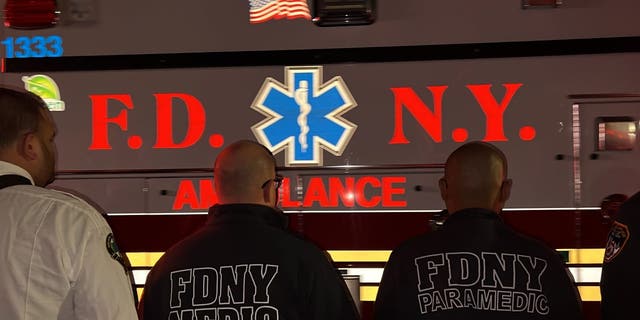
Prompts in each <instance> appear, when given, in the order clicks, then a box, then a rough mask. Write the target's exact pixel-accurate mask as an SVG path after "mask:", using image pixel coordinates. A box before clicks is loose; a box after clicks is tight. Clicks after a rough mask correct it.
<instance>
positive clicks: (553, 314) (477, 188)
mask: <svg viewBox="0 0 640 320" xmlns="http://www.w3.org/2000/svg"><path fill="white" fill-rule="evenodd" d="M438 184H439V187H440V194H441V196H442V199H443V201H444V203H445V205H446V208H447V211H448V212H449V213H450V216H449V218H448V219H447V220H446V221H445V223H444V226H443V227H442V228H440V229H439V230H437V231H433V232H430V233H427V234H425V235H421V236H418V237H416V238H414V239H410V240H408V241H406V242H405V243H403V244H401V245H400V246H399V247H398V248H396V249H395V250H394V251H393V252H392V254H391V257H390V258H389V261H388V262H387V265H386V266H385V270H384V274H383V277H382V281H381V283H380V287H379V290H378V296H377V299H376V304H375V319H376V320H387V319H388V320H391V319H394V320H402V319H412V320H414V319H510V320H511V319H582V311H581V301H580V297H579V295H578V292H577V288H576V286H575V284H574V283H573V279H572V278H571V276H570V274H569V273H568V271H567V269H566V268H565V266H564V264H563V262H562V260H561V259H560V257H559V255H558V254H557V253H556V252H555V251H554V250H552V249H550V248H548V247H547V246H546V245H544V244H542V243H541V242H539V241H537V240H534V239H531V238H529V237H526V236H524V235H522V234H519V233H518V232H516V231H514V230H513V229H511V228H510V227H509V226H507V225H506V224H505V223H504V222H503V221H502V219H501V218H500V212H501V211H502V208H503V207H504V205H505V203H506V201H507V200H508V199H509V196H510V193H511V185H512V181H511V179H509V178H508V175H507V159H506V157H505V155H504V154H503V153H502V151H500V150H499V149H498V148H497V147H495V146H493V145H491V144H489V143H484V142H470V143H467V144H465V145H463V146H461V147H459V148H458V149H456V150H455V151H454V152H453V153H452V154H451V155H450V156H449V158H448V159H447V161H446V164H445V170H444V177H442V178H441V179H440V181H439V183H438Z"/></svg>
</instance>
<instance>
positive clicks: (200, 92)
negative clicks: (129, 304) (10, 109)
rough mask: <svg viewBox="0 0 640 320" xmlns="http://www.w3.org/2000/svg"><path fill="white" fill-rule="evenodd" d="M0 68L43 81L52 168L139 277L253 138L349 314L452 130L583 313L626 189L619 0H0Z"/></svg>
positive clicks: (430, 221)
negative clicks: (571, 286)
mask: <svg viewBox="0 0 640 320" xmlns="http://www.w3.org/2000/svg"><path fill="white" fill-rule="evenodd" d="M0 4H1V5H2V8H3V9H4V11H3V22H4V27H3V28H2V32H1V33H0V46H1V48H0V53H1V58H2V60H1V65H0V68H1V71H2V73H0V79H1V81H2V84H3V85H8V86H17V87H24V88H26V89H27V90H30V91H33V92H35V93H37V94H39V95H40V96H41V97H43V98H44V99H45V100H46V101H47V103H48V105H49V108H50V109H51V110H52V111H53V114H54V117H55V120H56V122H57V125H58V128H59V133H58V137H57V144H58V152H59V157H58V171H57V181H56V182H55V183H54V185H53V186H52V187H57V188H65V189H72V190H76V191H78V192H81V193H82V194H84V195H86V196H87V197H89V198H90V199H92V200H93V201H94V202H95V203H96V204H97V205H99V206H100V207H101V208H103V209H104V211H105V212H106V213H107V214H108V216H109V221H110V222H111V224H112V227H113V229H114V231H115V233H116V237H117V240H118V242H119V244H120V246H121V248H122V249H123V250H124V251H126V252H127V254H128V256H129V258H130V260H131V262H132V265H133V273H134V275H135V283H136V287H137V288H138V291H139V292H141V291H142V288H143V286H144V282H145V279H146V274H147V273H148V270H149V269H150V268H151V267H152V266H153V264H154V263H155V261H156V260H157V259H158V258H159V257H160V256H161V255H162V253H163V252H164V251H165V250H167V249H168V248H169V247H170V246H171V245H173V244H174V243H176V242H177V241H179V240H180V239H182V238H184V237H185V236H187V235H189V234H190V233H192V232H193V231H194V230H196V229H197V228H198V227H199V226H201V225H202V224H203V223H204V221H205V220H206V213H207V210H208V208H209V207H210V206H212V205H213V204H215V203H216V196H215V193H214V192H213V186H212V165H213V161H214V159H215V157H216V155H217V154H218V152H219V151H220V150H221V149H222V148H224V147H225V146H227V145H228V144H230V143H232V142H234V141H236V140H239V139H251V140H255V141H259V142H260V143H262V144H264V145H265V146H267V147H268V148H269V149H270V150H271V151H272V152H273V153H274V154H275V156H276V159H277V161H278V165H279V168H278V169H279V172H280V173H281V174H282V175H283V176H285V181H284V185H283V187H282V188H281V191H280V192H281V194H280V199H281V201H280V206H281V208H282V209H283V210H284V211H285V212H286V213H287V214H288V216H289V219H290V229H291V230H292V231H293V232H295V233H297V234H299V235H300V236H301V237H304V238H306V239H308V240H310V241H312V242H314V243H315V244H317V245H318V246H319V247H320V248H322V249H323V250H327V251H328V253H329V254H330V255H331V256H332V258H333V260H334V262H335V265H336V268H338V269H339V270H340V271H341V272H342V273H343V274H344V276H345V279H346V281H348V283H349V284H350V289H352V294H353V295H354V297H356V299H357V300H358V301H359V304H358V305H359V308H360V312H361V314H362V316H363V319H371V318H372V310H373V302H374V300H375V296H376V292H377V288H378V284H379V281H380V278H381V275H382V271H383V268H384V265H385V262H386V261H387V259H388V257H389V254H390V252H391V250H392V249H393V248H395V247H396V246H397V245H398V244H399V243H401V242H402V241H404V240H406V239H408V238H410V237H413V236H415V235H418V234H421V233H425V232H431V231H432V230H434V229H436V228H438V227H439V226H440V225H441V223H442V218H443V217H442V210H443V209H444V204H443V202H442V200H441V199H440V195H439V191H438V188H437V180H438V179H439V178H440V177H441V176H442V174H443V163H444V161H445V159H446V157H447V155H448V154H449V153H451V152H452V151H453V150H454V149H455V148H457V147H459V146H460V145H462V144H463V143H465V142H469V141H474V140H482V141H487V142H490V143H493V144H495V145H496V146H498V147H499V148H500V149H502V150H503V151H504V152H505V154H506V155H507V158H508V161H509V176H510V178H512V179H513V181H514V184H513V190H512V196H511V199H510V201H509V202H508V203H507V207H506V208H505V210H504V212H503V213H502V216H503V218H504V220H505V221H506V222H507V223H508V224H509V225H511V226H513V227H514V228H515V229H517V230H519V231H521V232H524V233H525V234H528V235H530V236H533V237H536V238H538V239H540V240H542V241H543V242H545V243H547V244H548V245H549V246H551V247H553V248H554V249H556V250H557V251H558V252H559V253H560V254H561V255H562V256H563V257H564V259H565V261H566V262H567V264H568V266H569V268H570V271H571V272H572V274H573V276H574V278H575V280H576V283H577V285H578V288H579V290H580V294H581V296H582V299H583V300H584V310H585V313H586V314H587V317H588V319H599V318H600V314H599V306H600V305H599V301H600V293H599V280H600V267H601V263H602V257H603V252H604V249H603V248H604V244H605V241H606V238H607V231H608V229H609V226H610V224H611V215H612V214H615V212H611V211H607V210H602V208H601V206H602V204H603V203H607V202H608V200H611V199H618V198H620V197H624V196H625V195H626V196H631V195H632V194H634V193H635V192H637V191H638V190H640V182H639V181H640V162H639V161H638V160H639V159H640V142H639V141H638V139H637V131H638V127H639V126H640V123H639V120H640V19H638V18H637V13H638V12H640V2H638V1H634V0H600V1H588V0H520V1H425V0H394V1H374V0H309V1H305V0H261V1H259V0H234V1H208V0H182V1H125V0H109V1H106V0H105V1H103V0H62V1H53V0H32V1H18V0H2V1H0Z"/></svg>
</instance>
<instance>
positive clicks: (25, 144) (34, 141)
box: [17, 132, 40, 161]
mask: <svg viewBox="0 0 640 320" xmlns="http://www.w3.org/2000/svg"><path fill="white" fill-rule="evenodd" d="M17 147H18V154H19V155H20V156H21V157H23V158H24V159H26V160H28V161H33V160H36V159H38V155H39V151H38V150H39V148H40V146H39V144H38V137H37V135H36V134H35V133H34V132H31V133H27V134H25V135H24V136H23V137H22V139H20V141H19V143H18V146H17Z"/></svg>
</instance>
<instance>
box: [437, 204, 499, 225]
mask: <svg viewBox="0 0 640 320" xmlns="http://www.w3.org/2000/svg"><path fill="white" fill-rule="evenodd" d="M468 220H486V221H493V222H502V218H501V217H500V215H498V214H497V213H496V212H494V211H492V210H488V209H482V208H468V209H462V210H458V211H456V212H454V213H453V214H450V215H449V217H448V218H447V220H446V221H445V223H444V225H445V226H448V225H455V224H458V223H463V222H464V221H468Z"/></svg>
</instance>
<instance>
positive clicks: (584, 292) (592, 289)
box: [578, 286, 601, 301]
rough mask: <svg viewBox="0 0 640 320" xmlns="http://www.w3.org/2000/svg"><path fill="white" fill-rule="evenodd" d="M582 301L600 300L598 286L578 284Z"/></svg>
mask: <svg viewBox="0 0 640 320" xmlns="http://www.w3.org/2000/svg"><path fill="white" fill-rule="evenodd" d="M578 291H580V298H582V301H600V300H601V296H600V286H578Z"/></svg>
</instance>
